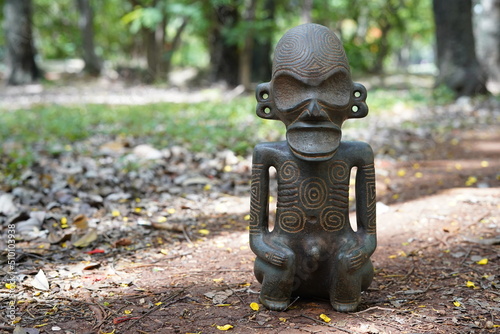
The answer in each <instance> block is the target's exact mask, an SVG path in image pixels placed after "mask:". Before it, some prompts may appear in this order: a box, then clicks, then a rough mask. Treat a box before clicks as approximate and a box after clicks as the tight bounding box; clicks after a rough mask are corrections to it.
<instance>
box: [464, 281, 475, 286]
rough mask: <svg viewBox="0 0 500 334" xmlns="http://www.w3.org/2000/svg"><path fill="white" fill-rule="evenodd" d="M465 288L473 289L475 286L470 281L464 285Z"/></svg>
mask: <svg viewBox="0 0 500 334" xmlns="http://www.w3.org/2000/svg"><path fill="white" fill-rule="evenodd" d="M465 286H467V287H468V288H475V287H476V285H475V284H474V282H471V281H467V282H466V283H465Z"/></svg>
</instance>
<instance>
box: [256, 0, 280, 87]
mask: <svg viewBox="0 0 500 334" xmlns="http://www.w3.org/2000/svg"><path fill="white" fill-rule="evenodd" d="M264 11H265V12H266V17H265V20H266V21H268V22H270V23H271V25H270V30H271V31H269V32H267V33H266V35H265V36H266V38H265V39H264V38H263V37H262V36H260V38H257V36H254V47H253V49H252V80H253V81H254V82H264V81H269V80H271V74H272V73H271V72H272V67H273V66H272V59H271V53H272V52H273V46H272V33H273V32H274V30H275V28H274V27H275V20H274V13H275V12H276V2H275V0H266V1H265V3H264Z"/></svg>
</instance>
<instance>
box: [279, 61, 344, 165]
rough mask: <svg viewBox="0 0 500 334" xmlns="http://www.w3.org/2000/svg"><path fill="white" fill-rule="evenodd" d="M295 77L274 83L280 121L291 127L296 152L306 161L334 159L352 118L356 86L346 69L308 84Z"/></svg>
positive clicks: (286, 75) (289, 134)
mask: <svg viewBox="0 0 500 334" xmlns="http://www.w3.org/2000/svg"><path fill="white" fill-rule="evenodd" d="M305 81H306V80H304V78H297V77H296V76H294V75H292V74H291V73H286V72H285V71H282V73H281V74H280V75H279V76H277V77H276V78H274V79H273V82H272V86H271V87H272V88H271V89H272V92H273V96H274V101H275V105H276V112H277V116H278V118H279V119H280V120H281V121H282V122H283V123H285V125H286V127H287V132H286V137H287V141H288V144H289V146H290V149H291V150H292V152H293V153H294V154H295V155H296V156H297V157H298V158H301V159H304V160H326V159H330V158H331V157H332V156H333V155H334V154H335V152H336V150H337V148H338V146H339V145H340V139H341V136H342V132H341V129H340V128H341V126H342V123H343V122H344V120H345V119H346V118H347V116H348V111H349V106H350V103H351V99H350V96H351V90H352V87H351V86H352V82H351V80H350V75H349V73H348V72H347V71H346V70H345V69H335V70H333V71H332V72H331V73H328V74H327V75H325V76H324V78H320V79H317V80H314V81H313V82H311V81H310V80H309V82H305Z"/></svg>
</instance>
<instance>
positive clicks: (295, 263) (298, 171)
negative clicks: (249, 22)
mask: <svg viewBox="0 0 500 334" xmlns="http://www.w3.org/2000/svg"><path fill="white" fill-rule="evenodd" d="M256 95H257V101H258V104H257V115H258V116H260V117H262V118H265V119H274V120H280V121H282V122H283V123H285V126H286V141H281V142H271V143H260V144H258V145H257V146H256V147H255V150H254V154H253V166H252V184H251V208H250V217H251V218H250V247H251V249H252V251H253V252H254V253H255V254H256V256H257V258H256V260H255V268H254V271H255V276H256V278H257V280H258V281H259V282H260V283H262V290H261V293H260V301H261V302H262V304H264V306H266V307H267V308H268V309H271V310H276V311H283V310H286V309H287V307H288V305H289V304H290V301H291V298H292V296H300V297H318V298H327V299H329V300H330V302H331V304H332V306H333V308H334V309H335V310H337V311H341V312H350V311H355V310H356V309H357V307H358V304H359V303H360V300H361V291H363V290H366V289H367V288H368V286H369V285H370V283H371V281H372V279H373V266H372V263H371V260H370V256H371V255H372V254H373V252H374V251H375V248H376V244H377V241H376V234H375V227H376V226H375V225H376V224H375V170H374V164H373V151H372V149H371V147H370V146H369V145H368V144H366V143H364V142H356V141H341V135H342V131H341V126H342V123H343V122H344V121H345V120H346V119H348V118H361V117H365V116H366V115H367V114H368V107H367V105H366V103H365V100H366V95H367V93H366V89H365V87H364V86H363V85H361V84H359V83H354V82H352V79H351V75H350V69H349V64H348V61H347V58H346V55H345V52H344V48H343V46H342V43H341V42H340V40H339V39H338V38H337V36H336V35H335V34H334V33H333V32H332V31H330V30H329V29H328V28H326V27H323V26H321V25H317V24H305V25H301V26H298V27H295V28H293V29H291V30H289V31H288V32H287V33H286V34H285V35H284V36H283V37H282V38H281V40H280V41H279V42H278V45H277V46H276V50H275V55H274V60H273V73H272V79H271V81H270V82H268V83H262V84H260V85H259V86H258V87H257V91H256ZM270 167H274V168H275V169H276V173H277V183H278V196H277V207H276V222H275V224H274V227H273V228H272V230H270V226H269V168H270ZM354 167H356V168H357V174H356V184H355V190H356V194H355V198H356V211H357V212H356V213H357V216H356V217H357V219H356V222H357V228H356V229H355V230H354V229H353V228H352V227H351V224H350V222H349V180H350V174H351V170H352V169H353V168H354Z"/></svg>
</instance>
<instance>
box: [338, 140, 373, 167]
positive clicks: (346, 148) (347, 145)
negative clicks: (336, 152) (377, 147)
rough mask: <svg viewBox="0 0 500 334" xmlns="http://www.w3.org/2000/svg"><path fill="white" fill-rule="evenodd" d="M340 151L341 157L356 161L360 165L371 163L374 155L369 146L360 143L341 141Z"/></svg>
mask: <svg viewBox="0 0 500 334" xmlns="http://www.w3.org/2000/svg"><path fill="white" fill-rule="evenodd" d="M340 150H341V151H342V155H344V156H346V157H347V158H348V159H349V160H353V161H354V160H355V161H358V163H361V164H369V163H373V160H374V153H373V149H372V147H371V146H370V144H368V143H365V142H362V141H343V142H342V144H341V146H340Z"/></svg>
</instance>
